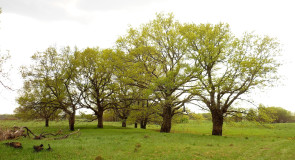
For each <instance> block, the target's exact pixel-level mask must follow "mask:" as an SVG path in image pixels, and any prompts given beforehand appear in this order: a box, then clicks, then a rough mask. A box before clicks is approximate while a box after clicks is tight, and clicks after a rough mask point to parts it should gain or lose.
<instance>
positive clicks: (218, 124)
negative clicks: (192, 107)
mask: <svg viewBox="0 0 295 160" xmlns="http://www.w3.org/2000/svg"><path fill="white" fill-rule="evenodd" d="M212 122H213V129H212V135H216V136H222V126H223V115H222V114H221V113H216V112H212Z"/></svg>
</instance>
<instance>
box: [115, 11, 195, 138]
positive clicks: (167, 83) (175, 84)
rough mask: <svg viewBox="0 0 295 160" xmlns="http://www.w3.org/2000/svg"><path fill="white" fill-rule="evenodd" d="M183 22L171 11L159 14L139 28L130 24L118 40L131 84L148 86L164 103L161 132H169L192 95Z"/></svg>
mask: <svg viewBox="0 0 295 160" xmlns="http://www.w3.org/2000/svg"><path fill="white" fill-rule="evenodd" d="M180 28H181V24H180V23H179V22H177V21H175V20H174V17H173V15H172V14H169V15H168V16H165V15H163V14H157V18H156V19H155V20H153V21H151V22H149V23H147V24H145V25H142V27H141V28H140V29H138V30H136V29H133V28H130V30H129V32H128V34H127V36H125V37H121V38H119V39H118V40H117V46H118V48H119V49H120V50H121V51H123V52H124V53H125V54H126V55H127V58H126V63H127V64H128V65H129V66H128V67H127V68H130V70H129V72H128V71H126V72H124V74H125V76H126V77H129V79H130V82H129V84H130V85H134V86H138V87H140V88H142V89H147V90H149V92H150V93H151V94H153V97H155V99H156V100H157V101H158V103H159V105H160V106H161V111H160V112H159V113H158V114H159V115H161V116H162V118H163V121H162V124H161V132H170V129H171V121H172V117H173V116H174V115H175V113H176V112H177V110H178V109H179V108H181V107H183V104H184V103H186V102H188V101H189V100H190V99H191V96H190V95H188V94H186V93H187V92H188V87H187V85H188V84H189V83H190V82H191V81H192V80H193V78H194V73H195V72H194V71H193V70H192V69H191V68H190V67H189V65H188V63H189V62H188V61H187V58H188V53H189V52H188V47H187V43H186V41H185V40H184V39H183V37H182V35H181V34H180Z"/></svg>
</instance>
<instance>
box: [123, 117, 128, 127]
mask: <svg viewBox="0 0 295 160" xmlns="http://www.w3.org/2000/svg"><path fill="white" fill-rule="evenodd" d="M126 121H127V118H126V119H125V118H124V119H123V121H122V127H126Z"/></svg>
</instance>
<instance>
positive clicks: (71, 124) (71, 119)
mask: <svg viewBox="0 0 295 160" xmlns="http://www.w3.org/2000/svg"><path fill="white" fill-rule="evenodd" d="M69 116H70V117H69V127H70V130H71V131H74V130H75V112H74V113H72V114H70V115H69Z"/></svg>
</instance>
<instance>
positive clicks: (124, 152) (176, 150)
mask: <svg viewBox="0 0 295 160" xmlns="http://www.w3.org/2000/svg"><path fill="white" fill-rule="evenodd" d="M13 125H17V126H28V127H29V128H30V129H31V130H32V131H33V132H36V133H41V132H42V131H46V132H56V131H57V130H59V129H62V130H63V131H67V130H68V129H67V128H68V126H67V123H66V122H51V124H50V125H51V126H50V127H49V128H45V127H43V125H44V123H43V122H19V121H0V127H2V128H3V127H5V126H13ZM95 127H96V123H95V122H93V123H88V122H77V123H76V129H78V128H80V129H81V135H80V136H77V135H72V136H71V137H69V138H68V139H63V140H52V139H44V140H31V139H29V138H21V139H19V140H17V141H19V142H21V143H22V144H23V149H14V148H10V147H6V146H5V145H0V159H1V160H2V159H17V160H19V159H42V160H43V159H44V160H45V159H95V158H96V157H97V156H101V157H103V158H104V159H128V160H129V159H247V160H248V159H255V160H256V159H284V160H288V159H290V160H291V159H295V153H294V151H293V150H294V148H295V143H294V142H295V124H276V125H274V128H272V129H269V128H264V127H259V126H254V125H251V124H244V123H243V124H242V125H241V124H240V123H238V124H235V125H228V124H225V127H224V135H225V136H223V137H218V136H211V135H210V132H211V123H209V122H202V123H197V122H195V121H192V122H190V123H188V124H178V125H174V126H173V128H172V132H173V133H170V134H167V133H159V132H158V131H157V130H158V129H159V127H158V126H148V128H150V129H147V130H143V129H134V128H132V127H131V126H130V128H127V129H122V128H121V127H120V124H119V123H105V128H104V129H96V128H95ZM15 141H16V140H15ZM5 142H7V141H3V142H1V143H5ZM41 143H43V144H44V145H45V146H46V147H47V144H48V143H49V144H50V145H51V147H52V148H53V151H52V152H46V151H42V152H39V153H36V152H33V149H32V147H33V145H38V144H41Z"/></svg>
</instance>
